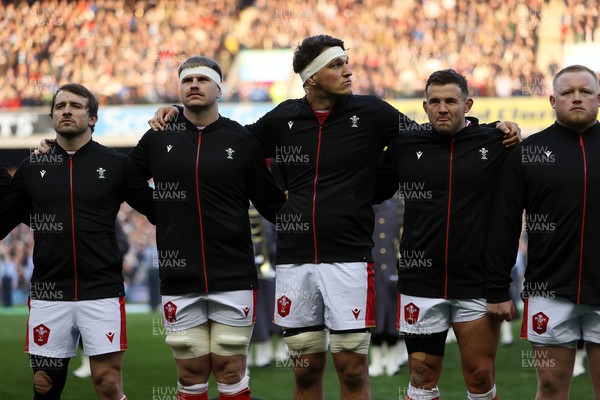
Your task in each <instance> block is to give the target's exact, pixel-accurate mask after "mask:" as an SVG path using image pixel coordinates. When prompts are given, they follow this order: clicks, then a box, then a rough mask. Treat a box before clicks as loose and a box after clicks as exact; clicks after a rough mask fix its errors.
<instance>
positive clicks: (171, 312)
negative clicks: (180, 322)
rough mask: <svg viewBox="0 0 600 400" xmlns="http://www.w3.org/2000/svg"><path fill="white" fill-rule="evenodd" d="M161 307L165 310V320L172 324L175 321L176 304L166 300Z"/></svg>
mask: <svg viewBox="0 0 600 400" xmlns="http://www.w3.org/2000/svg"><path fill="white" fill-rule="evenodd" d="M163 308H164V310H165V319H166V320H167V322H168V323H170V324H174V323H175V322H176V321H177V316H176V313H177V306H176V305H175V304H173V303H172V302H170V301H168V302H166V303H165V305H164V307H163Z"/></svg>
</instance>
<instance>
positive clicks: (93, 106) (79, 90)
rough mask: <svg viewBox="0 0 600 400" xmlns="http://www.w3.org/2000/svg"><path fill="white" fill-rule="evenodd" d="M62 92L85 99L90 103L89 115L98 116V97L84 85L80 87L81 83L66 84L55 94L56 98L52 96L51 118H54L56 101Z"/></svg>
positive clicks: (88, 105)
mask: <svg viewBox="0 0 600 400" xmlns="http://www.w3.org/2000/svg"><path fill="white" fill-rule="evenodd" d="M61 91H65V92H71V93H75V94H76V95H78V96H81V97H85V98H86V99H87V101H88V104H87V110H88V115H89V116H90V117H96V116H98V99H96V96H94V94H93V93H92V92H90V91H89V89H88V88H86V87H85V86H83V85H80V84H79V83H66V84H64V85H62V86H60V87H59V88H58V90H57V91H56V93H54V96H52V103H50V117H52V114H53V113H54V103H55V101H56V96H57V95H58V93H60V92H61ZM92 132H94V125H92Z"/></svg>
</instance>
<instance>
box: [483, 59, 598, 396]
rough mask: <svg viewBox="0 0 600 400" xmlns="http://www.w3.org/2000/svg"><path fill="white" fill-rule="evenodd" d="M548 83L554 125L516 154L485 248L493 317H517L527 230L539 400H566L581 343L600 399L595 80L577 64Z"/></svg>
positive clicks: (528, 308)
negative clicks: (514, 289) (518, 266)
mask: <svg viewBox="0 0 600 400" xmlns="http://www.w3.org/2000/svg"><path fill="white" fill-rule="evenodd" d="M552 83H553V85H552V86H553V94H552V95H551V96H550V104H551V106H552V108H553V109H554V110H555V112H556V122H555V123H554V124H553V125H551V126H550V127H548V128H546V129H545V130H543V131H541V132H539V133H536V134H534V135H531V136H530V137H528V138H527V139H525V140H524V141H523V142H522V143H521V144H520V145H518V146H517V147H516V148H515V150H514V151H513V152H512V154H511V155H510V156H509V157H508V159H507V160H506V164H505V168H504V170H503V173H502V175H501V180H500V182H499V184H498V187H497V190H496V195H495V198H494V200H495V202H494V208H493V209H494V213H493V214H492V218H491V222H490V230H489V235H488V244H487V265H486V268H487V283H486V286H487V292H488V294H487V303H488V313H489V314H490V315H493V316H496V317H497V318H499V319H505V320H510V319H511V318H512V309H513V307H514V306H513V304H512V301H511V300H510V295H509V286H510V272H511V268H512V266H513V264H514V260H515V257H516V255H517V249H518V243H519V235H520V232H521V229H522V227H523V225H524V227H525V229H526V230H527V233H528V250H527V252H528V259H527V268H526V270H525V282H524V284H523V287H524V289H523V293H522V297H523V298H524V302H525V311H524V313H523V326H522V329H521V332H522V335H523V336H524V337H526V338H527V339H528V340H529V341H530V342H531V345H532V348H533V356H534V360H532V361H534V365H535V367H536V370H537V378H538V385H537V397H536V398H537V399H544V400H553V399H566V398H568V397H569V385H570V383H571V378H572V376H573V363H574V360H575V353H576V345H577V342H578V341H579V340H583V341H585V345H586V352H587V356H588V360H589V367H590V377H591V379H592V384H593V387H594V394H595V398H596V399H600V287H599V285H598V282H600V269H598V256H599V252H598V241H599V240H600V209H599V208H598V204H600V123H599V122H598V106H599V104H600V94H599V90H598V78H597V76H596V73H595V72H594V71H592V70H590V69H589V68H587V67H585V66H582V65H571V66H568V67H566V68H564V69H562V70H561V71H559V72H558V73H557V74H556V75H555V77H554V80H553V82H552ZM523 210H526V216H525V221H524V222H522V217H521V216H522V212H523Z"/></svg>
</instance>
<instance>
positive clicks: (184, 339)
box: [165, 325, 210, 359]
mask: <svg viewBox="0 0 600 400" xmlns="http://www.w3.org/2000/svg"><path fill="white" fill-rule="evenodd" d="M165 343H166V344H167V345H168V346H169V347H170V348H171V350H172V351H173V357H175V358H180V359H189V358H196V357H201V356H205V355H207V354H208V353H210V334H209V331H208V326H205V325H199V326H195V327H193V328H190V329H186V330H184V331H180V332H167V338H166V339H165Z"/></svg>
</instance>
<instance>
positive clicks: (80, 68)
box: [0, 0, 599, 108]
mask: <svg viewBox="0 0 600 400" xmlns="http://www.w3.org/2000/svg"><path fill="white" fill-rule="evenodd" d="M3 3H5V4H3V8H4V10H3V13H2V15H1V16H0V23H1V24H2V33H1V35H2V37H1V39H2V40H1V41H0V107H4V108H6V107H21V106H31V105H40V104H45V103H47V102H48V100H49V99H50V98H51V95H52V93H53V92H54V90H55V89H56V87H57V85H59V84H61V83H65V82H80V83H83V84H85V85H86V86H88V87H89V88H90V89H91V90H92V91H94V93H96V94H97V95H98V96H99V97H100V100H101V103H102V104H132V103H157V102H174V101H177V100H178V81H177V78H176V72H175V71H176V69H177V67H178V65H179V63H180V62H181V61H182V60H184V59H185V58H187V57H189V56H191V55H195V54H203V55H206V56H208V57H211V58H214V59H216V60H218V61H219V62H220V64H221V65H222V66H223V68H224V70H225V73H226V74H227V71H228V70H229V67H230V66H231V64H232V62H233V60H234V58H235V56H236V54H237V53H238V52H239V51H240V50H241V49H273V48H294V47H295V45H296V44H297V43H298V42H299V41H300V40H301V39H302V38H303V37H305V36H308V35H310V34H314V33H315V32H324V33H328V34H331V35H333V36H336V37H340V38H342V39H344V40H345V42H346V47H348V48H349V51H348V54H349V55H350V59H351V67H352V68H353V70H354V78H353V80H354V85H353V86H354V90H355V93H361V94H376V95H378V96H381V97H385V98H393V97H414V96H417V97H418V96H420V94H421V91H422V86H423V82H424V80H425V78H426V77H427V76H428V75H429V74H430V73H431V72H432V71H434V70H437V69H440V68H446V67H452V68H454V69H457V70H458V71H459V72H461V73H463V74H465V75H466V76H467V78H468V79H469V81H470V84H471V86H472V89H473V95H476V96H495V95H497V96H510V95H523V94H528V91H527V90H523V82H531V81H533V82H539V80H536V79H541V78H544V77H549V76H551V75H552V73H553V72H554V71H553V70H552V69H553V68H538V66H537V65H536V51H537V47H538V30H539V29H538V27H539V25H540V24H539V22H540V18H543V16H542V15H541V11H540V10H541V9H542V1H541V0H490V1H482V0H402V1H400V0H392V1H390V0H363V1H358V2H357V1H351V0H337V1H332V0H306V1H302V2H299V1H298V2H289V1H283V0H277V1H267V0H255V1H252V0H208V1H202V2H195V1H188V0H178V1H170V0H156V1H151V2H141V1H124V0H100V1H96V2H86V1H79V2H77V3H76V4H73V3H71V2H67V1H65V0H62V1H41V2H37V1H36V2H30V3H31V5H30V6H28V5H27V4H19V5H17V4H16V3H14V2H7V1H4V2H3ZM560 24H561V27H560V28H561V38H562V40H563V41H564V42H575V41H591V40H592V38H594V37H598V36H599V35H598V33H597V25H598V1H597V0H565V2H564V9H563V15H562V18H561V22H560ZM260 90H262V91H263V92H265V90H264V88H261V87H259V86H251V85H243V84H242V85H240V86H239V87H232V88H228V90H226V95H228V96H229V99H233V100H236V101H238V100H241V101H244V100H250V99H256V98H259V99H261V98H262V99H265V100H269V97H268V94H267V95H265V96H261V95H260V93H258V95H257V91H260ZM267 93H268V92H267ZM227 99H228V98H226V100H227Z"/></svg>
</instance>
